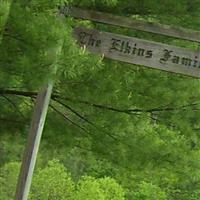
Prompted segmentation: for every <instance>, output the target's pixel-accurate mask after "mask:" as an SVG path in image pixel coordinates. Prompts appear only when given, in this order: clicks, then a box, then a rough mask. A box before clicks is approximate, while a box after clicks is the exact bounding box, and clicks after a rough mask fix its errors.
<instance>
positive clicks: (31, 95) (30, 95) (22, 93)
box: [0, 88, 198, 115]
mask: <svg viewBox="0 0 200 200" xmlns="http://www.w3.org/2000/svg"><path fill="white" fill-rule="evenodd" d="M2 94H4V95H17V96H24V97H28V98H36V96H37V92H29V91H18V90H9V89H2V88H0V95H2ZM51 98H52V99H54V100H55V99H60V100H66V101H70V102H73V103H80V104H85V105H88V106H92V107H95V108H99V109H104V110H109V111H114V112H119V113H124V114H129V115H130V114H134V115H135V114H140V113H154V112H172V111H180V110H181V111H183V110H186V108H189V107H191V106H195V105H198V103H191V104H187V105H183V106H180V107H175V108H173V107H168V108H153V109H146V110H143V109H121V108H116V107H112V106H107V105H102V104H96V103H92V102H89V101H83V100H76V99H73V98H69V97H62V96H61V95H59V94H56V93H54V94H53V95H52V97H51ZM193 109H194V108H193ZM194 110H195V111H197V110H198V109H194Z"/></svg>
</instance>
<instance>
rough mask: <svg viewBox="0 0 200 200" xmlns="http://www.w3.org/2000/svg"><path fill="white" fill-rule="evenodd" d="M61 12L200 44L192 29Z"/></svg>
mask: <svg viewBox="0 0 200 200" xmlns="http://www.w3.org/2000/svg"><path fill="white" fill-rule="evenodd" d="M60 12H61V13H63V14H64V15H66V16H71V17H74V18H77V19H85V20H91V21H94V22H99V23H104V24H109V25H114V26H118V27H124V28H131V29H135V30H140V31H145V32H150V33H155V34H159V35H165V36H170V37H175V38H180V39H184V40H189V41H194V42H200V31H194V30H191V29H184V28H181V27H172V26H169V25H164V24H158V23H153V22H145V21H142V20H136V19H131V18H128V17H122V16H117V15H113V14H110V13H104V12H98V11H94V10H83V9H80V8H76V7H72V8H71V7H70V8H68V7H62V8H61V9H60Z"/></svg>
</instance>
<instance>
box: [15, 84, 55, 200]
mask: <svg viewBox="0 0 200 200" xmlns="http://www.w3.org/2000/svg"><path fill="white" fill-rule="evenodd" d="M52 88H53V84H52V83H50V84H48V85H47V86H45V87H44V88H43V89H42V90H41V91H40V92H39V94H38V96H37V99H36V106H35V111H34V115H33V119H32V122H31V128H30V132H29V136H28V142H27V146H26V149H25V152H24V157H23V162H22V166H21V171H20V175H19V181H18V185H17V190H16V195H15V200H27V199H28V194H29V190H30V186H31V181H32V176H33V171H34V167H35V163H36V158H37V153H38V149H39V145H40V140H41V136H42V131H43V127H44V123H45V119H46V115H47V110H48V106H49V102H50V98H51V93H52Z"/></svg>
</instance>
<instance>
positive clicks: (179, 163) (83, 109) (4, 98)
mask: <svg viewBox="0 0 200 200" xmlns="http://www.w3.org/2000/svg"><path fill="white" fill-rule="evenodd" d="M1 2H3V3H2V4H0V17H1V18H0V30H1V35H2V40H1V41H2V42H1V45H0V66H1V67H0V85H1V86H0V111H1V113H0V121H1V124H0V152H1V155H2V156H1V160H0V161H1V162H0V166H4V165H5V163H7V162H13V161H19V160H20V156H19V155H20V154H21V153H22V146H23V145H24V143H25V139H26V138H27V129H28V127H29V121H30V118H31V113H32V107H33V102H34V100H35V97H36V95H37V92H38V90H39V88H40V87H41V86H42V85H43V84H44V83H46V82H47V81H48V80H49V79H54V80H55V89H54V93H53V95H52V101H51V105H50V110H49V115H48V120H47V123H46V127H45V132H44V135H43V140H42V145H41V150H40V155H39V159H38V161H39V162H38V165H39V166H40V167H43V168H44V167H45V166H46V163H47V162H48V160H52V159H53V158H57V159H60V160H62V163H63V164H64V166H68V169H70V170H71V172H72V175H73V179H74V180H79V179H80V177H81V176H83V175H85V176H86V177H88V176H92V175H95V176H96V179H95V180H94V179H89V178H88V179H87V181H88V188H90V185H91V184H92V183H93V182H94V185H95V186H94V187H95V188H94V189H95V190H96V191H97V193H96V194H97V196H98V195H99V198H104V197H103V195H102V193H101V191H102V187H101V186H100V183H99V180H97V178H103V177H104V176H111V177H112V178H114V179H115V180H116V181H117V182H119V183H120V184H121V186H122V187H123V188H125V189H126V198H127V199H132V198H133V197H134V196H136V195H142V194H143V193H144V194H145V192H147V193H148V195H149V197H148V195H146V196H147V197H145V198H152V196H153V194H154V191H158V193H159V194H160V197H159V198H161V199H162V198H165V196H167V197H169V198H171V199H183V200H185V199H188V198H189V197H191V196H192V195H193V196H194V194H195V193H196V194H198V191H199V189H198V188H199V175H198V174H199V166H200V163H199V152H200V151H199V150H200V146H199V134H198V133H199V127H200V124H199V120H198V119H199V116H200V112H199V105H200V104H199V97H200V93H199V81H198V80H196V79H193V78H190V77H184V76H181V75H177V74H169V73H166V72H161V71H156V70H151V69H146V68H144V67H139V66H136V65H129V64H125V63H119V62H115V61H111V60H108V59H105V58H102V57H101V56H94V55H92V54H90V53H89V52H87V50H86V49H84V48H80V47H79V46H78V45H76V41H75V40H74V38H73V36H72V31H73V27H75V26H79V25H84V26H87V27H90V28H96V29H101V30H102V31H104V30H105V31H110V32H114V33H119V34H125V35H128V36H137V37H140V38H143V39H149V40H155V41H157V42H163V43H167V44H175V45H178V46H182V47H186V48H191V49H198V44H193V43H189V42H185V41H181V40H178V39H174V38H168V37H163V36H153V35H152V34H147V33H141V32H137V31H135V30H127V29H122V28H116V27H110V26H107V25H105V24H104V25H103V24H97V23H92V22H88V21H79V20H74V19H72V18H70V17H67V18H66V19H65V22H62V21H60V20H59V18H58V15H57V13H58V6H62V5H63V4H64V2H63V1H57V0H55V1H47V0H45V1H44V0H43V1H42V0H41V1H38V0H37V1H36V0H33V1H21V0H18V1H13V2H12V4H11V6H10V7H9V5H10V4H9V3H8V2H9V1H1ZM66 3H67V5H70V6H81V7H83V8H89V9H94V10H99V11H104V12H110V13H115V14H118V15H122V16H127V17H129V18H130V19H131V18H137V19H138V18H139V19H141V20H145V21H148V22H152V21H153V22H159V23H167V24H170V25H174V26H183V27H186V28H193V29H198V27H199V18H200V16H199V8H200V5H199V1H187V0H178V1H176V2H174V1H172V0H170V1H167V2H164V3H163V4H162V5H161V4H160V2H159V1H157V0H155V1H145V0H143V1H134V2H132V1H129V0H125V1H124V0H123V1H120V0H113V1H106V0H101V1H99V0H98V1H97V0H94V1H87V0H82V1H77V0H74V1H66ZM2 13H3V14H2ZM8 13H9V14H8ZM6 18H7V19H6ZM2 30H4V31H2ZM63 38H65V41H64V45H63V48H62V52H61V55H60V56H59V57H58V58H57V63H56V65H57V67H58V73H57V75H56V76H54V75H53V69H52V62H53V60H54V58H55V55H50V52H51V50H52V48H54V47H56V46H57V45H58V41H59V40H60V39H63ZM13 152H14V153H13ZM70 166H76V167H75V168H73V169H72V167H71V168H70ZM58 168H59V167H58ZM59 169H60V168H59ZM45 173H47V172H46V171H45ZM38 179H39V178H38ZM54 180H55V179H54ZM81 180H82V179H81ZM1 181H3V184H6V182H7V181H8V180H6V179H5V178H3V179H1ZM41 181H44V180H41ZM82 182H84V181H83V180H82ZM82 182H81V181H80V182H79V183H80V184H79V185H80V186H79V187H80V188H84V187H83V184H82ZM105 182H106V181H105ZM106 184H108V185H109V186H111V185H112V181H111V182H109V181H108V183H106ZM113 184H114V183H113ZM45 189H46V188H45ZM107 189H109V187H107ZM83 192H85V189H83ZM41 193H42V192H41ZM108 193H109V194H110V192H108ZM41 195H42V194H41ZM81 195H83V194H82V193H81V194H80V195H79V197H80V198H81ZM84 195H86V196H87V194H86V193H84ZM45 198H46V197H45ZM77 198H78V197H77ZM88 198H89V197H88ZM91 198H92V197H91ZM138 198H139V197H138Z"/></svg>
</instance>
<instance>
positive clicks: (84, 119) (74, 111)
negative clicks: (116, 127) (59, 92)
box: [53, 98, 118, 141]
mask: <svg viewBox="0 0 200 200" xmlns="http://www.w3.org/2000/svg"><path fill="white" fill-rule="evenodd" d="M53 100H54V101H56V102H57V103H59V104H60V105H62V106H63V107H65V108H67V109H68V110H70V111H71V112H72V113H74V114H75V115H76V116H78V117H79V118H80V119H82V120H83V121H85V122H87V123H88V124H90V125H91V126H93V127H94V128H96V129H97V130H100V131H103V132H104V133H105V134H106V135H108V136H109V137H110V138H112V139H113V140H115V141H117V140H118V139H117V138H116V137H115V136H113V135H111V134H110V133H108V132H107V131H104V130H102V129H100V128H99V127H97V126H96V124H94V123H93V122H91V121H89V120H88V119H87V118H85V117H84V116H82V115H81V114H80V113H78V112H77V111H76V110H74V109H73V108H71V107H70V106H68V105H66V104H64V103H63V102H61V101H59V100H58V99H56V98H53Z"/></svg>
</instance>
